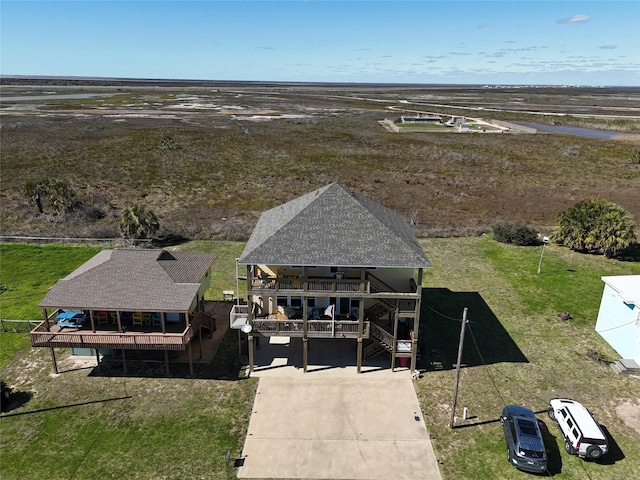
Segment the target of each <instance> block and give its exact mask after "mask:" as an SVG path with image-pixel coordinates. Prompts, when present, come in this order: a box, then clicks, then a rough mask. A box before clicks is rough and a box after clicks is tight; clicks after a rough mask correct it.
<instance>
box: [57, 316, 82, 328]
mask: <svg viewBox="0 0 640 480" xmlns="http://www.w3.org/2000/svg"><path fill="white" fill-rule="evenodd" d="M57 319H58V321H57V322H56V325H58V326H59V327H60V328H64V327H75V328H80V327H81V326H82V323H83V322H84V321H85V320H86V319H87V317H86V316H85V314H84V313H78V312H62V313H59V314H58V316H57Z"/></svg>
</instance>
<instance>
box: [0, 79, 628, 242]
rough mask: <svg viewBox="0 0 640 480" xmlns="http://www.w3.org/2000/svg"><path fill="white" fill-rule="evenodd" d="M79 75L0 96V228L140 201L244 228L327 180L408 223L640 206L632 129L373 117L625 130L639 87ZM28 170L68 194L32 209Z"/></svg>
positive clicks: (109, 229)
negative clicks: (605, 133)
mask: <svg viewBox="0 0 640 480" xmlns="http://www.w3.org/2000/svg"><path fill="white" fill-rule="evenodd" d="M7 88H8V87H6V86H3V97H4V96H5V95H6V96H8V95H9V91H8V90H7ZM11 88H13V87H11ZM79 88H80V87H78V86H75V87H67V88H66V89H65V88H62V89H61V88H59V87H55V88H54V87H53V86H47V88H44V89H40V90H37V89H36V88H35V87H32V88H27V87H24V86H23V87H16V89H15V90H14V91H13V92H11V95H13V96H20V95H23V96H25V95H26V96H29V99H28V100H26V101H24V102H21V101H18V100H16V101H13V102H11V101H2V102H1V103H0V107H1V108H2V112H3V115H2V118H1V120H0V125H1V128H0V134H1V140H2V167H3V168H2V170H1V171H0V180H1V182H2V191H1V192H0V195H1V197H0V198H1V200H2V202H0V214H1V215H0V233H2V234H4V235H39V236H53V237H61V236H73V237H100V238H102V237H114V236H119V231H118V221H119V216H120V214H121V212H122V210H123V209H124V208H127V207H129V206H131V205H133V204H136V203H143V204H145V205H146V206H147V207H149V208H151V209H152V210H153V211H154V212H155V213H156V215H157V216H158V217H159V220H160V225H161V228H162V231H161V233H162V234H163V235H165V236H169V237H174V238H177V237H186V238H195V239H210V238H215V239H230V240H244V239H246V238H248V236H249V234H250V233H251V231H252V229H253V226H254V225H255V222H256V220H257V218H258V216H259V215H260V213H261V212H262V211H264V210H266V209H268V208H272V207H274V206H276V205H278V204H281V203H284V202H286V201H288V200H291V199H293V198H295V197H296V196H299V195H302V194H304V193H307V192H309V191H311V190H313V189H315V188H318V187H319V186H322V185H324V184H326V183H328V182H331V181H337V182H340V183H342V184H343V185H345V186H347V187H349V188H353V189H354V190H357V191H359V192H360V193H362V194H365V195H367V196H369V197H371V198H372V199H373V200H375V201H378V202H380V203H383V204H384V205H386V206H388V207H390V208H393V209H395V210H397V211H399V212H401V213H402V214H403V215H404V216H405V218H407V220H408V221H409V222H410V223H411V224H412V225H413V227H414V229H415V231H416V234H417V235H418V236H422V237H429V236H451V235H458V236H459V235H476V234H478V233H482V232H486V231H488V230H489V229H490V228H491V226H492V225H493V224H495V223H497V222H500V221H518V222H521V223H525V224H528V225H530V226H533V227H534V228H538V229H541V230H548V229H549V228H550V227H551V226H553V225H554V224H555V217H556V215H557V214H558V213H559V212H560V211H563V210H565V209H566V208H568V207H569V206H571V205H572V204H574V203H575V202H577V201H579V200H583V199H585V198H589V197H593V196H596V197H601V198H605V199H607V200H609V201H613V202H615V203H618V204H620V205H621V206H623V207H624V208H625V209H626V210H628V211H629V212H630V213H631V214H632V216H633V217H634V218H635V219H636V221H637V219H638V218H640V197H638V196H637V195H635V191H636V190H637V185H638V183H640V164H638V163H637V161H636V160H637V158H636V157H637V150H638V145H639V144H638V143H637V142H635V141H633V140H630V141H625V142H611V141H605V140H594V139H583V138H578V137H569V136H560V135H528V134H527V135H519V134H505V135H494V134H486V135H484V134H475V133H474V134H449V133H447V134H442V133H408V134H404V133H403V134H397V133H392V132H388V131H387V130H386V129H385V128H384V127H382V126H381V125H380V124H379V122H380V121H381V120H383V119H385V118H395V117H398V116H399V115H400V114H401V112H402V109H407V111H412V112H415V111H424V112H434V111H435V112H440V113H443V114H445V115H446V114H452V113H453V112H455V113H459V114H461V115H468V116H469V117H478V116H483V117H485V118H487V119H491V118H493V119H502V120H507V121H513V120H514V119H518V118H525V119H529V120H530V121H537V122H540V121H543V122H544V121H548V122H558V121H563V122H567V121H571V122H574V123H576V122H577V123H579V124H580V125H582V126H584V125H583V123H584V122H587V123H588V122H591V123H593V122H595V124H594V125H592V126H596V125H599V126H601V127H605V128H610V129H615V130H617V131H626V132H633V131H636V132H637V131H640V120H638V119H637V118H638V117H636V113H637V111H638V110H640V91H637V92H636V91H630V92H626V91H624V92H617V91H616V92H613V94H612V92H609V91H598V90H592V91H584V90H580V89H576V90H575V91H571V90H566V89H565V90H563V91H552V90H543V89H539V90H531V91H525V90H522V89H520V90H509V89H505V90H502V91H498V90H491V91H489V90H482V89H477V88H475V89H474V88H471V87H469V88H468V89H460V88H458V89H456V88H451V89H445V88H439V89H434V88H432V89H429V88H426V87H425V88H413V89H412V88H408V87H397V86H396V87H391V86H389V87H381V86H377V87H374V86H353V87H344V86H342V87H339V86H321V85H315V86H298V85H295V86H283V85H280V86H273V85H271V86H267V85H264V86H261V85H260V86H255V85H254V86H239V85H232V86H229V85H225V86H213V87H212V86H209V87H204V86H202V87H197V88H196V87H182V88H179V87H178V88H176V87H172V88H169V87H167V88H165V87H142V86H137V87H127V86H119V87H117V88H116V87H111V88H109V87H106V86H105V87H101V89H98V90H95V92H97V93H98V94H100V96H88V95H90V94H88V93H87V92H89V90H86V89H84V90H79ZM94 88H95V87H94ZM79 91H82V92H83V93H81V94H80V95H79V96H78V95H77V94H78V92H79ZM58 94H67V95H66V96H65V98H59V97H58ZM618 94H619V95H618ZM620 95H621V96H624V98H625V99H626V100H627V101H626V103H624V102H623V103H622V104H621V103H620V98H621V97H620ZM34 96H35V97H37V98H40V99H41V100H38V101H35V100H33V97H34ZM594 96H595V97H597V99H596V100H594ZM5 98H6V97H5ZM593 104H597V105H598V106H597V108H595V107H592V105H593ZM523 105H526V106H528V107H530V110H536V112H537V113H536V114H535V115H534V114H533V113H525V112H524V111H525V110H526V109H524V108H523ZM622 105H625V106H622ZM391 108H393V109H394V110H392V109H391ZM567 111H569V112H571V113H572V115H583V117H580V119H577V117H567V116H566V112H567ZM542 112H546V113H544V114H543V113H542ZM614 114H615V115H618V116H626V117H625V118H626V120H625V119H624V118H623V119H614V118H611V117H609V116H610V115H614ZM594 116H595V117H598V116H599V117H598V118H595V117H594ZM559 119H561V120H559ZM598 122H599V123H598ZM634 129H635V130H634ZM634 159H635V160H634ZM43 177H48V178H54V179H56V180H62V181H65V182H67V183H69V184H70V185H71V187H72V188H73V189H74V190H75V192H76V194H77V199H78V206H77V207H76V208H75V209H74V210H73V211H72V212H70V213H69V214H66V215H55V214H53V213H52V212H51V211H49V210H48V209H47V205H45V212H44V214H38V212H37V210H36V209H35V207H34V206H33V205H30V204H29V202H28V199H27V198H26V197H25V196H24V194H23V193H22V189H23V187H24V185H25V183H26V182H27V181H30V180H32V181H38V180H40V179H42V178H43Z"/></svg>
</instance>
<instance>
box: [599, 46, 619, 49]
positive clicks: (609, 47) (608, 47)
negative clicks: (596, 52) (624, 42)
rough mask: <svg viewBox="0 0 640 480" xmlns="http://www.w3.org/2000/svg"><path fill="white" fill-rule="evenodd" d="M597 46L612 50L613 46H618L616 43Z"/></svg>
mask: <svg viewBox="0 0 640 480" xmlns="http://www.w3.org/2000/svg"><path fill="white" fill-rule="evenodd" d="M598 48H601V49H603V50H613V49H614V48H618V45H600V46H599V47H598Z"/></svg>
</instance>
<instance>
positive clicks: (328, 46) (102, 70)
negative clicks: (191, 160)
mask: <svg viewBox="0 0 640 480" xmlns="http://www.w3.org/2000/svg"><path fill="white" fill-rule="evenodd" d="M0 42H1V43H0V73H1V74H3V75H61V76H93V77H95V76H99V77H134V78H183V79H202V80H256V81H302V82H305V81H308V82H314V81H322V82H372V83H378V82H382V83H389V82H391V83H456V84H460V83H466V84H572V85H633V86H638V85H640V1H638V0H633V1H614V0H600V1H596V0H581V1H556V0H547V1H544V0H539V1H521V0H512V1H485V0H474V1H464V0H448V1H445V0H442V1H435V0H422V1H401V0H394V1H392V0H379V1H355V2H348V1H322V0H318V1H314V0H308V1H295V0H292V1H243V0H236V1H194V2H190V1H117V0H112V1H90V0H87V1H76V2H64V1H44V2H37V1H28V0H23V1H8V0H0Z"/></svg>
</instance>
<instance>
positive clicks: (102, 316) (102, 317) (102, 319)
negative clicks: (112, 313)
mask: <svg viewBox="0 0 640 480" xmlns="http://www.w3.org/2000/svg"><path fill="white" fill-rule="evenodd" d="M108 324H109V315H107V312H98V325H108Z"/></svg>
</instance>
